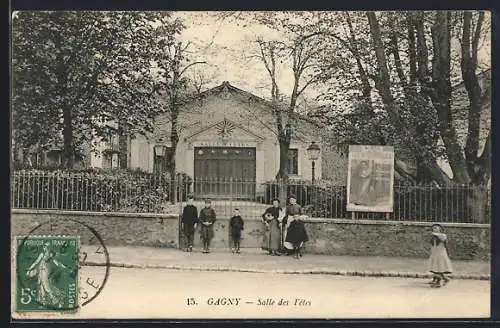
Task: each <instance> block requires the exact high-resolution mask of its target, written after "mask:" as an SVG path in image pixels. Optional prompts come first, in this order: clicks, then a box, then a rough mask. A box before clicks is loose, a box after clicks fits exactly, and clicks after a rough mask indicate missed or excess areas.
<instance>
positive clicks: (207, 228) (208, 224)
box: [199, 199, 215, 253]
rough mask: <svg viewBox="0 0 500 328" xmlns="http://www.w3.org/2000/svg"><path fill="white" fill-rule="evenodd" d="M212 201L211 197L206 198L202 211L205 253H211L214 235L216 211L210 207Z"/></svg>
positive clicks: (201, 220)
mask: <svg viewBox="0 0 500 328" xmlns="http://www.w3.org/2000/svg"><path fill="white" fill-rule="evenodd" d="M211 203H212V202H211V201H210V199H207V200H205V208H203V209H202V210H201V211H200V218H199V221H200V223H201V239H202V241H203V253H210V249H209V248H210V241H211V240H212V238H213V236H214V227H213V224H214V222H215V211H214V209H213V208H211V207H210V206H211Z"/></svg>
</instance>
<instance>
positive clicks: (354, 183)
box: [347, 145, 394, 213]
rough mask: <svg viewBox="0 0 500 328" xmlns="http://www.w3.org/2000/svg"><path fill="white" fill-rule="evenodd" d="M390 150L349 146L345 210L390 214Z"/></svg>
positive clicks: (389, 148) (391, 169) (392, 201)
mask: <svg viewBox="0 0 500 328" xmlns="http://www.w3.org/2000/svg"><path fill="white" fill-rule="evenodd" d="M393 185H394V147H392V146H358V145H350V146H349V164H348V168H347V211H351V212H385V213H392V212H393V204H394V195H393V194H394V188H393Z"/></svg>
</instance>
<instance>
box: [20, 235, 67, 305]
mask: <svg viewBox="0 0 500 328" xmlns="http://www.w3.org/2000/svg"><path fill="white" fill-rule="evenodd" d="M49 246H50V243H48V242H47V243H45V244H44V245H43V250H42V252H41V253H40V255H38V257H37V259H36V260H35V262H33V263H32V264H31V265H30V267H29V268H28V270H27V272H26V274H27V276H28V277H30V278H33V277H36V278H37V282H38V292H37V295H36V300H37V301H38V303H39V304H42V305H46V306H53V307H57V306H59V307H62V305H63V304H64V302H65V299H64V298H65V293H64V292H63V291H61V290H60V289H59V288H58V287H57V286H55V285H54V284H53V283H52V282H51V280H50V276H51V274H52V273H53V272H52V271H53V269H52V265H55V266H56V267H58V268H64V269H67V267H66V266H65V265H64V264H62V263H61V262H59V261H57V260H56V259H55V255H56V253H55V252H54V251H52V250H50V249H49Z"/></svg>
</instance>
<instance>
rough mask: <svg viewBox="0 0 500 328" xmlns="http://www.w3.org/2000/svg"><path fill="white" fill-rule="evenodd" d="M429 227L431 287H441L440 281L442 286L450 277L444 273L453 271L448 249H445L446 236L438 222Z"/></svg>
mask: <svg viewBox="0 0 500 328" xmlns="http://www.w3.org/2000/svg"><path fill="white" fill-rule="evenodd" d="M431 229H432V233H431V234H432V237H431V255H430V257H429V271H430V272H432V273H433V274H434V278H433V280H432V282H431V287H441V281H443V286H444V285H446V284H447V283H448V282H449V281H450V278H449V277H447V276H446V275H447V274H450V273H452V272H453V268H452V266H451V260H450V258H449V257H448V251H447V249H446V243H447V239H448V238H447V236H446V234H445V233H444V229H443V227H442V226H441V225H440V224H434V225H432V228H431Z"/></svg>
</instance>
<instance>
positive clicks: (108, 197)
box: [11, 171, 190, 213]
mask: <svg viewBox="0 0 500 328" xmlns="http://www.w3.org/2000/svg"><path fill="white" fill-rule="evenodd" d="M11 182H12V184H11V205H12V208H28V209H59V210H70V211H97V212H111V211H115V212H146V213H148V212H149V213H150V212H162V211H164V210H165V207H166V206H168V203H170V202H171V201H172V199H176V201H182V197H184V196H185V193H184V192H182V188H183V187H184V188H187V186H188V184H189V183H190V182H189V180H188V179H184V178H183V177H182V176H179V175H178V176H177V177H176V178H175V179H174V182H173V183H172V181H171V179H170V177H169V176H168V175H165V174H149V173H144V172H115V173H113V174H109V173H102V172H63V171H52V172H47V171H17V172H14V173H13V175H12V179H11ZM174 188H175V189H174Z"/></svg>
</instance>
